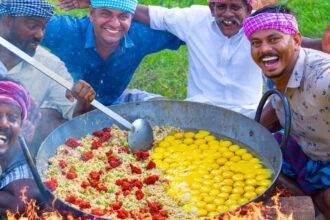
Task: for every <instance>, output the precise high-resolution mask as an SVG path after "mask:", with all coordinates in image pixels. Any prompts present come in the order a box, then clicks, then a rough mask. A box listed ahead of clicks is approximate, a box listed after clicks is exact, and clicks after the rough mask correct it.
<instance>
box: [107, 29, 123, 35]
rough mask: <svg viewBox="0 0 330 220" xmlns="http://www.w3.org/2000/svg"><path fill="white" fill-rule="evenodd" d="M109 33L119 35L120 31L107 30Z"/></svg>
mask: <svg viewBox="0 0 330 220" xmlns="http://www.w3.org/2000/svg"><path fill="white" fill-rule="evenodd" d="M106 30H107V31H108V32H110V33H114V34H117V33H119V32H120V31H118V30H112V29H109V28H107V29H106Z"/></svg>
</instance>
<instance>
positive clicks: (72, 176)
mask: <svg viewBox="0 0 330 220" xmlns="http://www.w3.org/2000/svg"><path fill="white" fill-rule="evenodd" d="M77 176H78V175H77V173H76V172H75V171H74V170H72V169H71V170H69V171H68V172H67V173H66V178H68V179H69V180H73V179H75V178H77Z"/></svg>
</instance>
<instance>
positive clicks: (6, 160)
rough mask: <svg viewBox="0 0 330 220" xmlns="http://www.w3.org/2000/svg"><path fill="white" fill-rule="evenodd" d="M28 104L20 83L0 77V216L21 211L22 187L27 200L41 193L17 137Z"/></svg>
mask: <svg viewBox="0 0 330 220" xmlns="http://www.w3.org/2000/svg"><path fill="white" fill-rule="evenodd" d="M29 105H30V97H29V95H28V93H27V91H26V90H25V89H24V88H23V87H22V86H21V85H19V84H18V83H16V82H14V81H12V80H11V79H9V78H4V77H0V216H1V215H5V212H6V210H10V211H12V212H15V211H16V209H18V211H20V212H22V211H24V210H23V209H24V207H25V206H24V204H23V201H22V199H21V193H22V192H21V191H22V190H23V189H24V188H25V187H26V188H27V190H26V193H25V196H27V198H28V199H31V198H34V199H38V198H39V196H40V193H39V190H38V188H37V186H36V184H35V182H34V180H33V177H32V174H31V172H30V170H29V167H28V165H27V164H26V161H25V159H24V155H23V154H22V151H21V149H20V146H19V143H18V140H17V137H18V135H19V133H20V129H21V126H22V124H23V121H25V120H26V118H27V116H28V109H29Z"/></svg>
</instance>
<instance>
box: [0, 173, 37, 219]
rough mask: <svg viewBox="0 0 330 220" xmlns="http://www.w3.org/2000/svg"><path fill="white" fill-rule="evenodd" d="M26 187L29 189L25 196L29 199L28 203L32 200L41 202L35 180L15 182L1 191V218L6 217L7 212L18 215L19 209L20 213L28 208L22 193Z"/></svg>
mask: <svg viewBox="0 0 330 220" xmlns="http://www.w3.org/2000/svg"><path fill="white" fill-rule="evenodd" d="M25 187H27V190H26V192H25V196H26V197H27V198H28V201H29V200H30V199H35V200H36V201H37V202H40V201H41V194H40V192H39V190H38V187H37V185H36V183H35V182H34V180H33V179H21V180H15V181H13V182H12V183H9V184H8V185H7V186H5V187H4V188H3V189H1V190H0V216H1V215H3V216H6V211H7V210H10V211H11V212H14V213H16V210H17V209H18V211H19V213H23V212H24V211H25V208H26V206H25V204H24V203H23V201H22V198H21V196H22V193H21V191H22V190H23V189H24V188H25Z"/></svg>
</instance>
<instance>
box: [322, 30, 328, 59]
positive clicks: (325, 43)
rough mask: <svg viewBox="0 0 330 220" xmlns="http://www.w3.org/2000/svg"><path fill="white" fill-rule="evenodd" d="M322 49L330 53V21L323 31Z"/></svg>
mask: <svg viewBox="0 0 330 220" xmlns="http://www.w3.org/2000/svg"><path fill="white" fill-rule="evenodd" d="M322 49H323V51H324V52H326V53H330V23H329V24H328V27H327V28H326V29H325V31H324V33H323V37H322Z"/></svg>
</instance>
